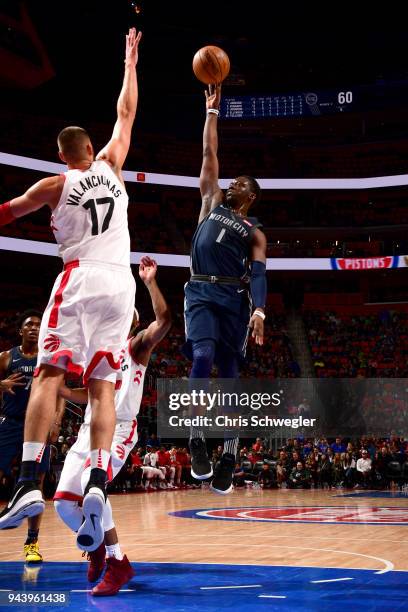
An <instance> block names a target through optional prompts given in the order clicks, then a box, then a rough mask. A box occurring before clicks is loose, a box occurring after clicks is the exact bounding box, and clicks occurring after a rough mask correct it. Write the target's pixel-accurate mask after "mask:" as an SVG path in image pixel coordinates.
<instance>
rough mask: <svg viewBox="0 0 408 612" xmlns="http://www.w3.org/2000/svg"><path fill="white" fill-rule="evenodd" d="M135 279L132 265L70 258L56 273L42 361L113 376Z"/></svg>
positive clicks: (44, 324) (44, 322)
mask: <svg viewBox="0 0 408 612" xmlns="http://www.w3.org/2000/svg"><path fill="white" fill-rule="evenodd" d="M135 291H136V284H135V280H134V278H133V275H132V272H131V270H130V267H129V268H127V267H126V266H119V265H115V264H104V263H103V264H102V263H99V262H89V261H82V260H81V261H80V262H79V261H73V262H70V263H69V264H66V265H65V266H64V270H63V272H61V274H59V275H58V277H57V279H56V281H55V283H54V287H53V289H52V292H51V297H50V300H49V302H48V306H47V308H46V310H45V312H44V315H43V318H42V322H41V328H40V334H39V338H38V359H37V372H38V367H39V366H40V365H41V364H50V365H55V366H58V367H60V368H63V369H67V368H68V367H69V368H70V369H71V370H73V371H76V372H77V373H78V374H81V373H82V372H84V384H87V381H88V380H89V378H98V379H101V380H108V381H111V382H115V381H116V374H117V372H118V370H119V354H120V351H121V349H122V347H123V345H124V344H125V342H126V339H127V337H128V335H129V330H130V326H131V323H132V317H133V312H134V303H135Z"/></svg>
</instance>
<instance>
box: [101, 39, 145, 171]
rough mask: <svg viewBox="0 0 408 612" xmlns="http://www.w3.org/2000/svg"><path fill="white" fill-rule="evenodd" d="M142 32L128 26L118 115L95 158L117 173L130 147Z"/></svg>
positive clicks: (135, 105)
mask: <svg viewBox="0 0 408 612" xmlns="http://www.w3.org/2000/svg"><path fill="white" fill-rule="evenodd" d="M141 37H142V33H141V32H139V33H138V34H137V33H136V28H130V30H129V34H127V36H126V54H125V76H124V77H123V85H122V90H121V92H120V94H119V98H118V103H117V113H118V117H117V120H116V123H115V126H114V128H113V134H112V138H111V139H110V141H109V142H108V144H107V145H106V146H105V147H104V148H103V149H102V151H101V152H100V153H99V154H98V155H97V156H96V159H104V160H105V161H107V162H108V163H109V164H110V165H111V166H112V167H113V170H114V171H115V172H116V173H117V174H119V173H120V171H121V169H122V166H123V164H124V163H125V159H126V156H127V154H128V151H129V147H130V138H131V133H132V127H133V122H134V120H135V116H136V109H137V101H138V95H139V93H138V84H137V74H136V66H137V61H138V58H139V42H140V39H141Z"/></svg>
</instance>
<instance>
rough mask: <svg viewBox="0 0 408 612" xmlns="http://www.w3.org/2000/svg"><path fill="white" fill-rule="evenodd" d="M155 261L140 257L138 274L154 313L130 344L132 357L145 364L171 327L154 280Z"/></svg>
mask: <svg viewBox="0 0 408 612" xmlns="http://www.w3.org/2000/svg"><path fill="white" fill-rule="evenodd" d="M156 272H157V263H156V262H155V261H154V259H150V257H142V259H141V260H140V265H139V276H140V278H141V279H142V281H143V282H144V284H145V285H146V287H147V289H148V291H149V293H150V299H151V300H152V306H153V310H154V314H155V320H154V321H153V323H150V325H149V327H148V328H147V329H144V330H143V331H141V332H139V333H138V334H137V336H136V337H135V338H133V340H132V342H131V346H130V350H131V353H132V357H133V358H134V359H135V361H138V362H139V363H141V364H142V365H147V364H148V362H149V359H150V354H151V352H152V350H153V349H154V347H155V346H156V345H157V344H158V343H159V342H160V341H161V340H163V338H164V337H165V335H166V334H167V332H168V331H169V329H170V327H171V314H170V309H169V307H168V305H167V303H166V300H165V299H164V297H163V294H162V292H161V291H160V289H159V287H158V285H157V282H156Z"/></svg>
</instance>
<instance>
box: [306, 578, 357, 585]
mask: <svg viewBox="0 0 408 612" xmlns="http://www.w3.org/2000/svg"><path fill="white" fill-rule="evenodd" d="M344 580H354V578H331V580H311V581H310V582H311V584H320V583H321V582H342V581H344Z"/></svg>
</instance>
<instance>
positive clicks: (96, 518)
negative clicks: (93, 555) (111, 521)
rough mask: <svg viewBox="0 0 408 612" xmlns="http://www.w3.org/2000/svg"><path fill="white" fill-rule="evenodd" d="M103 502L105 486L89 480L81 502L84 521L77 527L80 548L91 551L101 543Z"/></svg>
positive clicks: (102, 537)
mask: <svg viewBox="0 0 408 612" xmlns="http://www.w3.org/2000/svg"><path fill="white" fill-rule="evenodd" d="M105 502H106V490H105V487H104V486H103V485H100V484H96V483H93V482H92V483H91V482H89V483H88V485H87V486H86V489H85V491H84V500H83V502H82V512H83V515H84V521H83V523H82V525H81V526H80V528H79V529H78V535H77V546H78V548H80V549H81V550H85V551H87V552H93V551H95V550H96V549H97V548H99V546H100V545H101V544H102V542H103V539H104V535H105V534H104V529H103V524H102V515H103V509H104V507H105Z"/></svg>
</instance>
